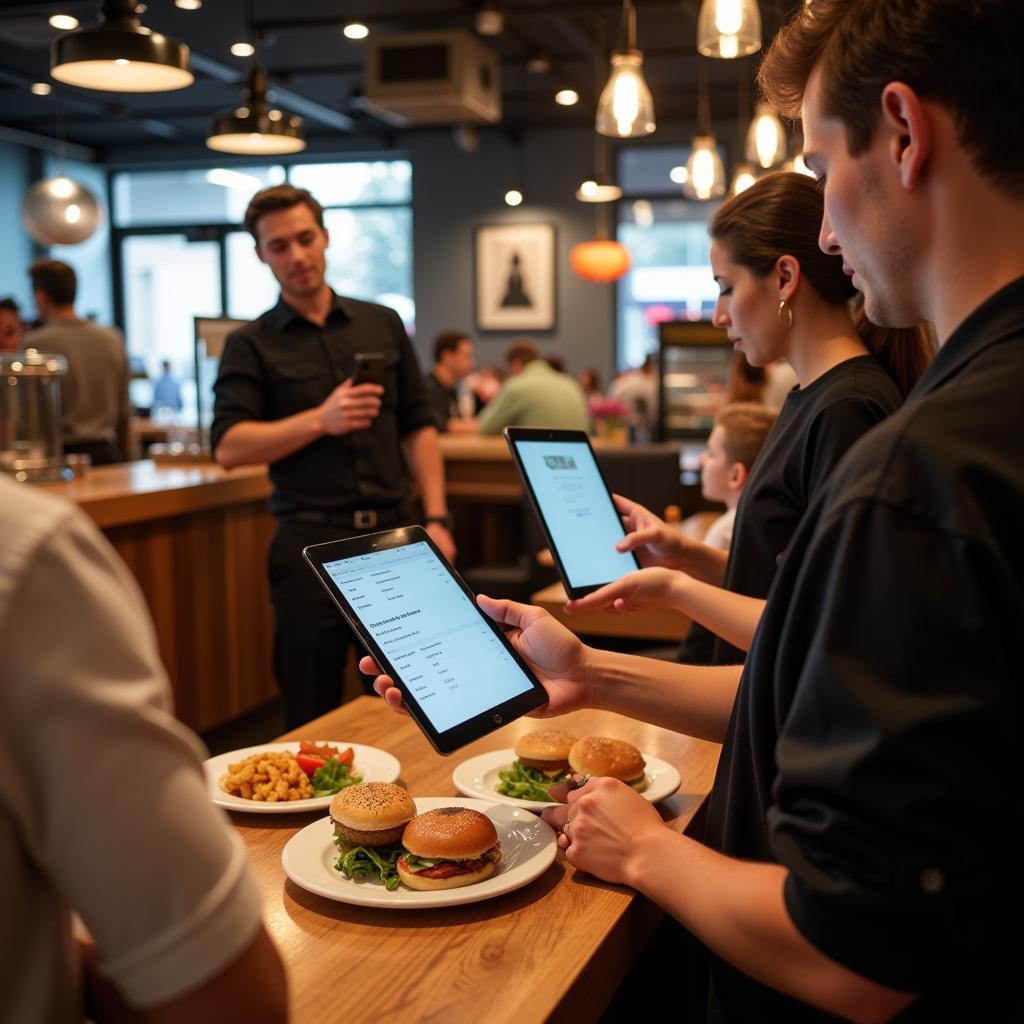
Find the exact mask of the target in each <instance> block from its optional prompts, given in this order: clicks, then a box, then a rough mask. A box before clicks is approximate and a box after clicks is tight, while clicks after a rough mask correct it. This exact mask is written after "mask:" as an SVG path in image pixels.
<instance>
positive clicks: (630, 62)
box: [594, 0, 655, 139]
mask: <svg viewBox="0 0 1024 1024" xmlns="http://www.w3.org/2000/svg"><path fill="white" fill-rule="evenodd" d="M622 17H623V21H624V23H625V37H626V48H625V49H624V50H616V51H615V52H614V53H613V54H612V56H611V65H612V73H611V76H610V77H609V79H608V83H607V85H605V87H604V89H603V90H602V92H601V98H600V99H599V100H598V101H597V120H596V122H595V125H594V127H595V128H596V129H597V131H598V132H599V133H600V134H601V135H608V136H611V137H612V138H619V139H635V138H639V137H641V136H643V135H650V134H651V132H653V131H654V128H655V123H654V100H653V99H652V98H651V90H650V89H648V88H647V82H645V81H644V72H643V64H644V55H643V54H642V53H641V52H640V51H639V50H638V49H637V48H636V10H635V9H634V7H633V0H622Z"/></svg>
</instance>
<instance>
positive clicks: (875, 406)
mask: <svg viewBox="0 0 1024 1024" xmlns="http://www.w3.org/2000/svg"><path fill="white" fill-rule="evenodd" d="M891 411H892V410H891V409H887V408H884V407H883V406H882V405H881V404H880V403H879V402H877V401H875V400H874V399H871V398H865V397H860V396H857V397H851V398H844V399H841V400H840V401H837V402H833V403H831V404H830V405H828V406H826V407H825V408H824V409H822V410H821V412H820V413H818V415H817V416H815V417H814V419H813V420H812V421H811V424H810V427H809V428H808V431H807V437H806V441H805V443H804V449H803V462H802V465H801V476H802V480H801V483H802V485H803V488H804V498H805V502H804V507H805V508H806V507H807V506H808V505H810V503H811V499H812V498H813V497H814V495H815V494H817V492H818V488H819V487H821V485H822V484H823V483H825V481H826V480H828V478H829V476H830V475H831V473H832V470H833V469H835V468H836V465H837V464H838V463H839V460H840V459H841V458H842V457H843V456H844V455H845V454H846V453H847V452H848V451H849V450H850V449H851V448H852V447H853V446H854V444H855V443H856V442H857V441H858V440H860V438H861V437H863V436H864V435H865V434H866V433H867V432H868V431H869V430H870V429H871V428H872V427H873V426H875V424H877V423H881V421H882V420H884V419H885V417H886V416H888V415H889V413H890V412H891Z"/></svg>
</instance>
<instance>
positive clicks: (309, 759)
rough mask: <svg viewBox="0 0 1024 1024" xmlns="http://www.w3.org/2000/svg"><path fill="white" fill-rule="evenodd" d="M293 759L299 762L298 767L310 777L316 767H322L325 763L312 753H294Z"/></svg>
mask: <svg viewBox="0 0 1024 1024" xmlns="http://www.w3.org/2000/svg"><path fill="white" fill-rule="evenodd" d="M295 760H296V761H298V762H299V767H300V768H301V769H302V770H303V771H304V772H305V773H306V774H307V775H309V776H311V777H312V775H313V773H314V772H315V771H316V770H317V769H318V768H323V766H324V765H325V764H326V763H327V762H326V761H325V760H324V759H323V758H322V757H316V756H314V755H312V754H296V755H295Z"/></svg>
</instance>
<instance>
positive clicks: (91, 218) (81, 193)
mask: <svg viewBox="0 0 1024 1024" xmlns="http://www.w3.org/2000/svg"><path fill="white" fill-rule="evenodd" d="M21 216H22V219H23V221H24V222H25V227H26V228H27V229H28V233H29V234H30V235H31V236H32V237H33V238H34V239H35V240H36V241H37V242H38V243H39V244H40V245H77V244H78V243H79V242H84V241H85V240H86V239H87V238H88V237H89V236H90V235H92V233H93V232H94V231H95V230H96V228H97V227H99V225H100V222H101V221H102V220H103V211H102V209H101V208H100V205H99V203H97V202H96V199H95V197H94V196H93V195H92V193H91V192H89V191H88V189H85V188H83V187H82V186H81V185H79V184H78V182H77V181H72V180H71V179H70V178H68V177H67V176H65V175H63V174H61V175H59V176H58V177H56V178H50V179H48V180H44V181H37V182H36V183H35V184H34V185H33V186H32V187H31V188H30V189H29V190H28V192H27V193H25V198H24V200H23V201H22V204H21Z"/></svg>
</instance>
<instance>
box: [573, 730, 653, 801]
mask: <svg viewBox="0 0 1024 1024" xmlns="http://www.w3.org/2000/svg"><path fill="white" fill-rule="evenodd" d="M569 764H570V765H571V766H572V770H573V771H574V772H579V773H581V774H589V775H602V776H608V777H609V778H612V779H619V780H620V781H622V782H625V783H626V784H627V785H630V786H632V787H633V788H634V789H636V790H638V791H639V790H643V789H645V788H646V787H647V777H646V775H645V774H644V769H645V768H646V767H647V766H646V764H645V762H644V759H643V757H641V756H640V751H639V750H637V749H636V747H634V746H633V744H632V743H627V742H626V741H625V740H613V739H610V738H609V737H607V736H584V737H583V739H581V740H577V741H576V742H575V743H574V744H573V745H572V749H571V750H570V751H569Z"/></svg>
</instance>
